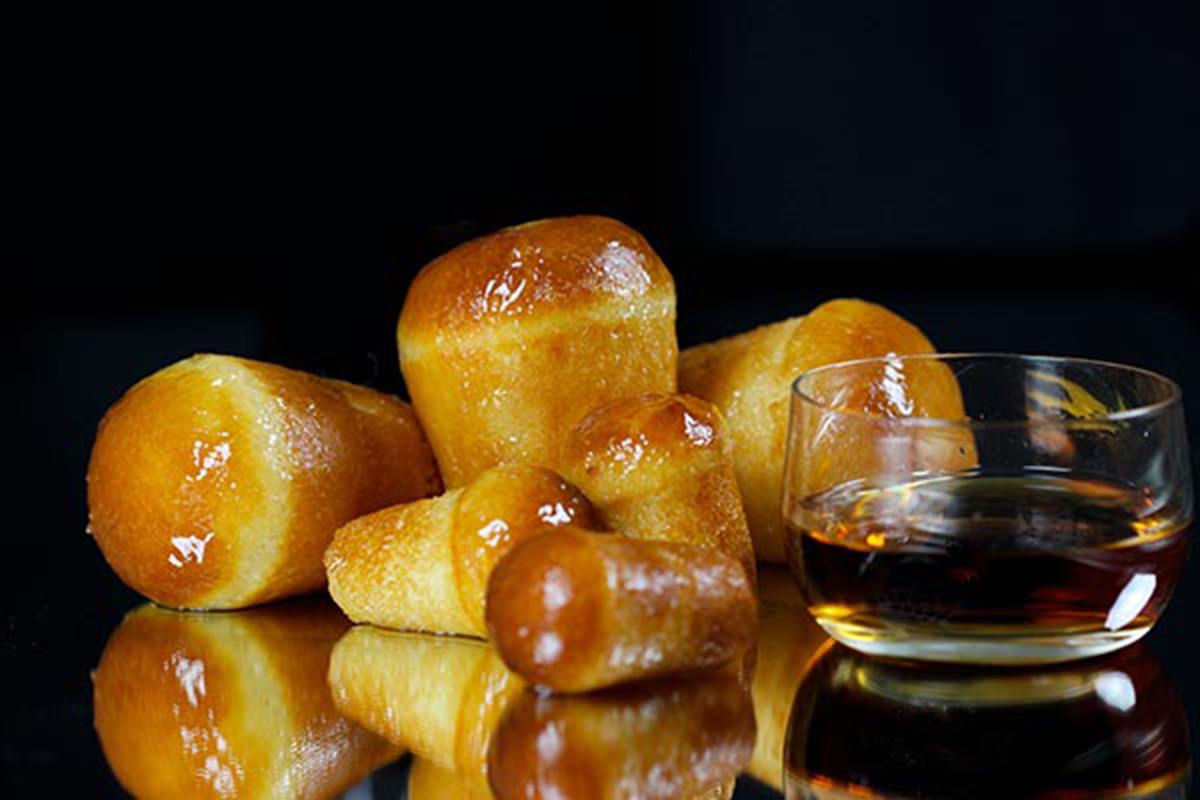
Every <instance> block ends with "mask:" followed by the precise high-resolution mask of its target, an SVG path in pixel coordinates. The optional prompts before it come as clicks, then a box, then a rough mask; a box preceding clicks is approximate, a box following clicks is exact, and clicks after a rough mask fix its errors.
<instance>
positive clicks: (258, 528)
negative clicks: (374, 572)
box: [88, 354, 441, 609]
mask: <svg viewBox="0 0 1200 800" xmlns="http://www.w3.org/2000/svg"><path fill="white" fill-rule="evenodd" d="M440 488H441V481H440V477H439V475H438V472H437V466H436V464H435V463H434V460H433V453H432V450H431V448H430V447H429V444H428V442H427V440H426V439H425V436H424V433H423V432H422V430H421V428H420V425H419V424H418V423H417V420H416V416H415V414H414V413H413V411H412V409H411V407H409V406H408V405H407V404H406V403H403V402H402V401H400V400H398V399H396V398H394V397H390V396H387V395H384V394H381V393H379V392H375V391H372V390H370V389H367V388H364V387H360V386H354V385H352V384H348V383H344V382H342V381H332V380H326V379H322V378H318V377H316V376H314V375H309V374H307V373H303V372H299V371H296V370H290V369H286V368H284V367H279V366H275V365H273V364H265V363H262V362H257V361H251V360H249V359H243V358H234V357H231V356H221V355H211V354H203V355H197V356H193V357H192V358H188V359H185V360H183V361H180V362H177V363H175V364H173V365H171V366H169V367H166V368H165V369H162V370H160V371H158V372H156V373H154V374H153V375H151V376H150V377H148V378H146V379H144V380H142V381H141V382H139V383H138V384H137V385H135V386H134V387H133V388H132V389H130V390H129V392H127V393H126V394H125V396H124V397H122V398H121V399H120V400H119V401H118V402H117V403H116V404H115V405H114V406H113V407H112V408H111V409H109V411H108V413H107V414H105V416H104V419H103V420H102V421H101V423H100V427H99V431H98V432H97V436H96V442H95V445H94V446H93V448H92V456H91V461H90V463H89V466H88V509H89V532H90V533H91V534H92V535H93V536H94V537H95V539H96V543H97V544H98V545H99V546H100V549H101V551H102V552H103V553H104V556H105V558H106V559H107V560H108V562H109V564H110V565H111V566H112V567H113V569H114V570H115V571H116V572H117V574H118V575H119V576H120V577H121V579H122V580H123V581H125V583H127V584H128V585H129V586H131V587H132V588H134V589H135V590H137V591H138V592H140V593H142V594H143V595H145V596H146V597H149V598H150V599H152V600H154V601H155V602H157V603H160V604H162V605H167V606H172V607H177V608H194V609H206V608H212V609H231V608H240V607H245V606H249V605H255V604H258V603H263V602H266V601H269V600H273V599H277V598H280V597H285V596H288V595H292V594H300V593H304V592H308V591H313V590H316V589H320V588H321V587H322V586H323V585H324V583H325V571H324V568H323V565H322V563H321V557H322V555H323V553H324V551H325V548H326V546H327V545H328V544H329V541H330V539H332V537H333V532H334V530H335V529H336V528H337V526H338V525H341V524H342V523H344V522H346V521H347V520H349V519H352V518H354V517H356V516H359V515H361V514H364V513H367V512H369V511H373V510H375V509H377V508H381V507H383V506H386V505H388V504H390V503H397V502H402V501H405V500H412V499H416V498H418V497H423V496H426V495H429V494H432V493H436V492H437V491H440Z"/></svg>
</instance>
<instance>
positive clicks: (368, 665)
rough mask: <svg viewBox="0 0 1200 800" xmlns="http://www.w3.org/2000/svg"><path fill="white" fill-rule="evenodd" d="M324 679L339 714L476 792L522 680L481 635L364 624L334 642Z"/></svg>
mask: <svg viewBox="0 0 1200 800" xmlns="http://www.w3.org/2000/svg"><path fill="white" fill-rule="evenodd" d="M329 684H330V687H331V688H332V690H333V697H334V702H335V703H336V704H337V707H338V709H340V710H341V712H342V713H343V714H345V715H346V716H348V717H350V718H351V719H354V720H356V721H358V722H359V723H360V724H362V725H363V726H364V727H366V728H367V729H369V730H372V731H374V732H376V733H378V734H380V735H381V736H383V737H385V738H387V739H389V740H390V741H392V742H395V743H396V744H399V745H401V746H403V747H405V748H407V749H409V750H411V751H412V753H413V755H415V756H417V757H419V758H422V759H425V760H427V761H430V762H432V763H433V764H434V765H435V766H438V767H440V768H442V769H446V770H451V771H453V772H454V773H456V774H457V775H458V776H459V777H460V779H461V781H462V782H463V784H464V785H466V786H467V787H469V788H470V789H471V790H472V791H475V792H479V791H486V790H487V753H488V747H489V745H490V743H491V739H492V734H493V733H494V732H495V730H496V724H497V723H498V721H499V719H500V715H501V713H503V711H504V709H505V707H506V706H507V705H508V703H509V702H510V701H511V700H512V699H513V698H514V697H516V696H517V695H518V694H519V693H520V692H521V691H522V689H523V688H524V686H525V683H524V681H522V680H521V679H520V678H519V677H517V676H516V675H514V674H513V673H511V672H509V670H508V669H506V668H505V666H504V664H503V663H502V662H501V661H500V659H499V657H498V656H497V655H496V651H495V650H494V649H492V647H491V646H490V645H488V644H487V643H486V642H481V641H479V640H476V639H463V638H458V637H451V636H431V635H429V634H421V633H402V632H398V631H385V630H380V629H378V628H372V627H370V626H368V625H359V626H357V627H355V628H354V629H352V630H351V631H349V632H348V633H347V634H346V635H345V636H344V637H343V638H342V640H341V641H340V642H338V644H337V647H335V648H334V651H333V656H332V658H331V659H330V663H329ZM442 796H445V795H442Z"/></svg>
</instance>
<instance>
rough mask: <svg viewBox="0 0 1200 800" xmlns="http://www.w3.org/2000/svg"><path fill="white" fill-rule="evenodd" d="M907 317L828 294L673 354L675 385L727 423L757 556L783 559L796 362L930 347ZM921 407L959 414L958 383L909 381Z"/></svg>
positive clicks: (801, 367)
mask: <svg viewBox="0 0 1200 800" xmlns="http://www.w3.org/2000/svg"><path fill="white" fill-rule="evenodd" d="M933 350H934V348H933V345H932V344H931V343H930V341H929V339H927V338H926V337H925V335H924V334H923V333H922V332H921V331H920V330H919V329H918V328H917V327H916V326H915V325H913V324H912V323H910V322H908V321H906V320H904V319H903V318H901V317H900V316H898V315H897V314H895V313H893V312H891V311H889V310H888V309H886V308H884V307H883V306H879V305H875V304H873V303H866V302H863V301H862V300H845V299H843V300H830V301H829V302H827V303H824V304H822V305H820V306H817V307H816V308H815V309H813V310H812V311H810V312H809V313H808V314H807V315H806V316H803V317H793V318H791V319H786V320H783V321H782V322H776V323H774V324H771V325H764V326H763V327H761V328H756V329H754V330H752V331H748V332H746V333H742V334H739V335H737V336H732V337H729V338H727V339H722V340H720V341H716V342H711V343H708V344H702V345H699V346H697V347H691V348H688V349H687V350H685V351H684V352H683V353H681V354H680V359H679V389H680V391H682V392H688V393H689V394H694V395H696V396H697V397H702V398H704V399H705V400H707V401H709V402H711V403H713V404H714V405H716V406H717V408H719V409H720V410H721V413H722V414H723V415H724V417H725V420H726V422H727V428H726V430H727V431H728V436H729V438H730V440H731V442H732V444H733V448H732V453H733V464H734V469H735V471H736V472H737V480H738V484H739V486H740V487H741V491H742V499H743V501H744V502H745V506H746V518H747V520H748V521H749V524H750V533H751V535H752V536H753V538H754V551H755V555H756V556H757V557H758V559H759V560H761V561H774V562H782V561H785V560H786V553H785V552H784V546H783V539H784V537H783V509H782V498H783V463H784V454H785V450H786V445H787V434H788V419H789V410H790V403H791V386H792V382H793V381H795V380H796V378H798V377H799V376H800V373H802V372H804V371H805V370H809V369H813V368H814V367H819V366H823V365H825V364H832V363H835V362H838V361H848V360H852V359H858V358H868V357H872V356H885V355H888V354H889V353H895V354H908V353H931V352H933ZM908 388H909V389H910V391H911V395H910V397H911V399H912V400H913V401H914V402H915V403H917V404H922V403H925V404H927V405H928V407H929V414H930V415H931V416H932V415H941V414H942V413H943V412H944V413H945V414H952V413H955V412H956V409H957V413H958V414H961V398H960V397H959V396H958V394H957V384H954V383H953V382H951V383H950V384H949V386H948V387H946V386H944V385H943V384H942V383H938V384H937V385H933V386H920V385H914V386H910V387H908Z"/></svg>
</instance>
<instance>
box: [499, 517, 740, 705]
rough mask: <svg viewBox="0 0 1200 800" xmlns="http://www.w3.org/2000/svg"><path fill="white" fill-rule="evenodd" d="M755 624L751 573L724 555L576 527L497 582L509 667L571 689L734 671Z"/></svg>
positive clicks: (532, 542) (503, 564)
mask: <svg viewBox="0 0 1200 800" xmlns="http://www.w3.org/2000/svg"><path fill="white" fill-rule="evenodd" d="M755 616H756V608H755V598H754V593H753V590H752V589H751V587H750V582H749V580H748V579H747V578H746V573H745V571H744V570H743V568H742V566H741V564H739V563H738V562H737V561H736V560H735V559H733V558H732V557H730V556H729V555H726V554H725V553H723V552H721V551H720V550H716V549H711V548H703V547H698V546H696V545H690V544H682V543H678V542H665V541H641V540H636V539H628V538H625V537H623V536H615V535H608V534H595V533H589V532H587V531H582V530H579V529H575V528H570V527H564V528H561V529H559V530H557V531H555V532H554V533H550V534H543V535H541V536H535V537H532V538H530V539H527V540H525V541H524V542H522V543H521V544H519V545H518V546H517V547H515V548H513V549H512V550H511V551H510V552H509V553H508V555H506V556H505V557H504V558H503V559H501V560H500V562H499V564H497V565H496V569H495V570H494V571H493V573H492V576H491V580H490V581H489V582H488V593H487V621H488V630H489V632H490V633H491V636H492V641H493V642H494V643H495V645H496V649H497V650H498V651H499V653H500V656H501V658H503V659H504V663H506V664H507V665H508V666H509V667H510V668H511V669H512V670H513V671H514V672H517V673H518V674H520V675H521V676H522V677H524V678H525V679H526V680H528V681H529V682H531V683H534V684H537V685H539V686H543V687H547V688H550V689H553V690H555V691H562V692H585V691H591V690H594V689H600V688H604V687H607V686H613V685H616V684H619V683H625V682H629V681H636V680H644V679H648V678H654V677H659V676H662V675H668V674H680V673H686V672H695V671H699V670H705V669H712V668H714V667H717V666H720V665H723V664H727V663H730V662H732V661H734V660H735V659H736V658H737V657H738V656H740V655H742V654H743V653H745V652H746V651H747V650H748V649H749V648H750V646H751V645H752V644H753V642H754V630H755Z"/></svg>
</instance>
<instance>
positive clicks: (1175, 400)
mask: <svg viewBox="0 0 1200 800" xmlns="http://www.w3.org/2000/svg"><path fill="white" fill-rule="evenodd" d="M967 359H980V360H982V359H990V360H995V361H1001V360H1005V361H1020V362H1052V363H1059V364H1067V363H1069V364H1082V365H1088V366H1093V367H1103V368H1105V369H1112V370H1119V371H1122V372H1126V373H1137V374H1140V375H1143V376H1145V377H1148V378H1150V379H1151V380H1153V381H1155V382H1157V383H1160V384H1162V385H1163V386H1164V387H1165V388H1166V390H1167V395H1166V397H1163V398H1162V399H1159V400H1155V401H1154V402H1151V403H1142V404H1139V405H1135V406H1132V407H1130V408H1123V409H1120V410H1119V411H1113V412H1110V413H1107V414H1100V415H1097V416H1094V417H1080V418H1075V419H1060V418H1047V419H982V420H981V419H969V418H958V419H953V418H949V417H890V416H887V415H885V414H879V413H874V412H869V411H860V410H858V409H853V408H838V407H837V406H833V405H830V404H828V403H825V402H822V401H820V400H818V399H817V398H815V397H812V396H811V395H810V394H807V393H805V392H804V390H802V389H801V387H800V383H801V381H803V380H805V379H806V378H810V377H812V376H814V375H818V374H821V373H830V372H834V371H835V370H839V369H846V368H849V367H857V366H864V365H868V364H888V363H893V364H894V363H896V362H897V361H900V362H905V361H939V362H949V361H954V360H963V361H965V360H967ZM955 377H957V376H955ZM792 400H793V402H795V401H796V400H800V401H802V402H805V403H807V404H809V405H811V406H813V407H815V408H818V409H820V410H822V411H824V412H827V413H831V414H840V415H844V416H846V417H858V418H861V419H865V420H881V421H882V420H886V421H887V422H888V423H893V424H901V425H913V426H920V427H949V426H954V427H963V428H970V429H981V428H1035V427H1043V426H1046V427H1053V428H1058V429H1062V428H1068V429H1069V428H1090V427H1095V426H1096V425H1098V424H1105V423H1111V422H1127V421H1130V420H1137V419H1141V418H1144V417H1151V416H1154V415H1156V414H1159V413H1161V412H1164V411H1167V410H1169V409H1171V408H1173V407H1175V406H1178V405H1180V404H1181V402H1182V400H1183V390H1182V389H1181V388H1180V386H1179V384H1178V383H1176V382H1175V381H1174V380H1173V379H1171V378H1168V377H1167V376H1166V375H1163V374H1162V373H1159V372H1155V371H1154V370H1150V369H1146V368H1145V367H1138V366H1134V365H1132V364H1122V363H1120V362H1117V361H1106V360H1104V359H1098V358H1084V357H1079V356H1052V355H1038V354H1033V353H1011V352H987V351H957V352H946V353H889V354H888V355H883V356H871V357H868V358H855V359H849V360H846V361H836V362H833V363H830V364H822V365H821V366H819V367H813V368H812V369H807V370H805V371H803V372H801V373H800V374H799V375H798V376H797V377H796V379H795V380H793V381H792Z"/></svg>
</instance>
